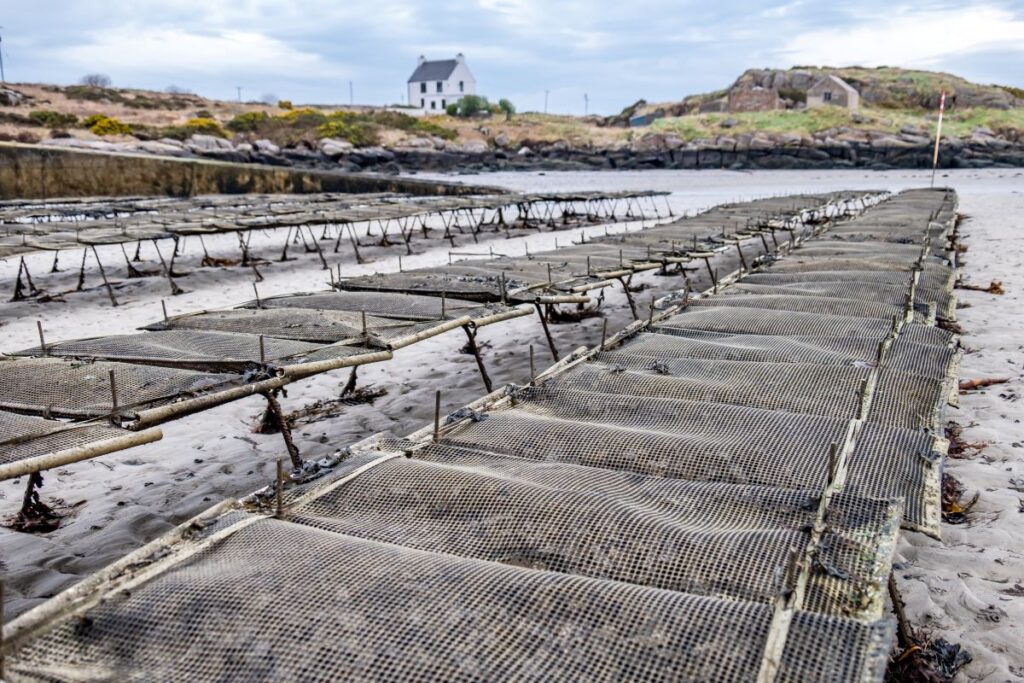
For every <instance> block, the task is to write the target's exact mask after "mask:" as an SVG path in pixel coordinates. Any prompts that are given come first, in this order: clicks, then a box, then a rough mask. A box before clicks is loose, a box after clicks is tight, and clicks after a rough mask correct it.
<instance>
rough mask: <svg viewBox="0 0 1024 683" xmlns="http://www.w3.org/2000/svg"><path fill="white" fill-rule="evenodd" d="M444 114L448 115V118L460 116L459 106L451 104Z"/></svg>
mask: <svg viewBox="0 0 1024 683" xmlns="http://www.w3.org/2000/svg"><path fill="white" fill-rule="evenodd" d="M444 113H445V114H448V116H458V115H459V105H458V104H456V103H455V102H452V103H451V104H449V105H448V106H447V107H445V108H444Z"/></svg>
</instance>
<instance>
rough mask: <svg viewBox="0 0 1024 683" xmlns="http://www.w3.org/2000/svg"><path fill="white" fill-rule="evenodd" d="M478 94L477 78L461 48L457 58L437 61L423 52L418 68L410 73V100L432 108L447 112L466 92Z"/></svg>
mask: <svg viewBox="0 0 1024 683" xmlns="http://www.w3.org/2000/svg"><path fill="white" fill-rule="evenodd" d="M475 94H476V79H475V78H473V74H472V73H470V71H469V67H468V66H466V58H465V57H464V56H462V53H461V52H460V53H459V54H457V55H455V59H438V60H434V61H427V58H426V57H423V56H422V55H421V56H420V59H419V63H418V64H417V65H416V70H415V71H413V72H412V76H409V104H411V105H412V106H414V107H419V108H420V109H423V110H425V111H428V112H429V111H431V110H434V111H437V112H438V113H440V112H443V111H444V110H445V107H447V106H448V105H449V104H451V103H453V102H458V101H459V98H461V97H462V96H463V95H475Z"/></svg>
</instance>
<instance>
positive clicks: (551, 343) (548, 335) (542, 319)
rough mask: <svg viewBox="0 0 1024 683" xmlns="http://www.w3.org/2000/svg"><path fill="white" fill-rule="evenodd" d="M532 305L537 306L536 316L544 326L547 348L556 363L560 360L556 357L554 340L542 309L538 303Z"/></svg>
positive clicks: (556, 351)
mask: <svg viewBox="0 0 1024 683" xmlns="http://www.w3.org/2000/svg"><path fill="white" fill-rule="evenodd" d="M533 305H534V306H536V307H537V316H538V317H539V318H540V324H541V327H543V328H544V336H545V337H546V338H547V340H548V348H549V349H550V350H551V357H552V358H554V359H555V362H556V363H557V362H558V361H559V360H560V358H559V357H558V349H556V348H555V340H554V339H553V338H552V337H551V330H550V329H548V321H547V318H546V317H545V316H544V310H543V309H542V308H541V305H540V304H539V303H536V302H535V303H534V304H533Z"/></svg>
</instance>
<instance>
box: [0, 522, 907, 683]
mask: <svg viewBox="0 0 1024 683" xmlns="http://www.w3.org/2000/svg"><path fill="white" fill-rule="evenodd" d="M210 531H212V529H211V530H210ZM221 532H222V533H225V534H227V535H226V536H224V537H221V538H220V539H219V540H215V541H212V542H208V543H209V544H208V545H202V544H203V539H202V536H203V535H204V534H202V533H199V534H194V535H193V538H192V541H191V543H190V545H195V546H197V550H198V552H196V553H195V554H193V555H191V556H188V557H183V558H182V559H181V560H180V561H174V558H173V557H172V558H171V561H172V562H173V564H170V565H169V566H166V567H164V568H162V570H161V571H160V572H159V573H158V574H156V575H155V576H153V578H151V579H149V580H148V581H146V582H145V583H142V584H140V585H137V586H134V587H133V588H132V589H131V590H126V591H120V592H117V593H115V594H113V595H111V596H109V597H108V598H107V599H105V600H104V601H103V602H101V603H97V604H96V605H95V606H92V607H91V608H89V609H87V610H85V611H84V613H83V615H82V617H77V616H76V617H71V618H66V619H64V620H63V621H62V622H60V623H59V624H57V625H55V626H54V627H52V628H51V629H49V630H48V631H47V632H46V633H45V634H41V635H39V636H38V637H36V638H34V639H33V640H32V642H31V644H30V645H28V646H27V647H25V648H22V649H21V650H20V651H19V653H18V657H17V659H15V660H14V661H9V663H8V671H9V673H10V675H11V676H13V677H15V680H54V679H67V678H68V677H69V676H71V675H74V676H76V678H78V679H81V677H83V676H88V677H91V678H94V679H105V680H132V681H152V680H281V679H299V680H317V681H336V680H340V679H350V680H351V679H366V680H382V681H383V680H422V681H426V680H457V681H484V680H507V679H515V680H536V681H550V680H603V681H615V680H631V681H659V680H668V679H673V680H715V681H747V680H750V678H751V677H752V675H753V674H754V673H756V672H757V671H758V669H759V666H760V662H761V658H762V649H763V644H764V642H765V639H766V637H767V635H768V630H769V628H770V625H771V623H772V611H771V608H769V607H768V606H766V605H763V604H759V603H754V602H745V601H736V600H720V599H715V598H708V597H701V596H694V595H687V594H684V593H679V592H675V591H669V590H663V589H657V588H649V587H646V586H638V585H632V584H629V583H625V582H621V581H608V580H602V579H595V578H589V577H584V576H578V575H569V574H562V573H558V572H552V571H539V570H535V569H528V568H522V567H516V566H509V565H504V564H501V563H496V562H488V561H483V560H477V559H470V558H464V557H457V556H454V555H450V554H446V553H434V552H426V551H422V550H415V549H411V548H407V547H402V546H397V545H393V544H390V543H380V542H377V541H371V540H365V539H358V538H354V537H351V536H346V535H344V534H340V533H335V532H330V531H325V530H321V529H314V528H311V527H309V526H306V525H302V524H293V523H288V522H283V521H277V520H273V519H248V518H243V519H242V520H240V521H239V522H237V523H236V525H235V526H234V527H229V528H227V529H222V530H221ZM208 533H209V532H208ZM254 585H259V586H262V587H264V589H263V590H260V591H259V593H258V594H255V593H254V592H253V586H254ZM272 634H274V637H271V636H272ZM889 636H890V630H889V627H888V625H887V624H865V623H861V622H857V621H852V620H848V619H840V620H835V619H834V618H831V617H825V616H821V615H816V614H810V613H808V614H803V615H801V619H800V620H798V621H795V622H794V623H793V625H792V626H791V628H790V630H789V633H788V637H787V639H786V649H785V655H784V657H783V666H782V671H783V678H784V679H785V680H794V681H796V680H802V681H808V680H820V681H836V680H848V681H860V680H872V679H875V678H876V677H877V676H879V675H880V672H881V669H882V668H883V667H884V663H885V656H884V649H883V647H882V646H881V644H882V643H886V642H888V638H889ZM808 652H813V653H815V656H814V657H807V656H806V653H808Z"/></svg>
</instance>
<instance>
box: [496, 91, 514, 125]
mask: <svg viewBox="0 0 1024 683" xmlns="http://www.w3.org/2000/svg"><path fill="white" fill-rule="evenodd" d="M498 109H499V110H500V111H501V113H502V114H504V115H505V120H506V121H511V120H512V116H513V115H515V113H516V105H514V104H512V103H511V102H509V101H508V100H506V99H505V98H504V97H502V98H501V99H500V100H498Z"/></svg>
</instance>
